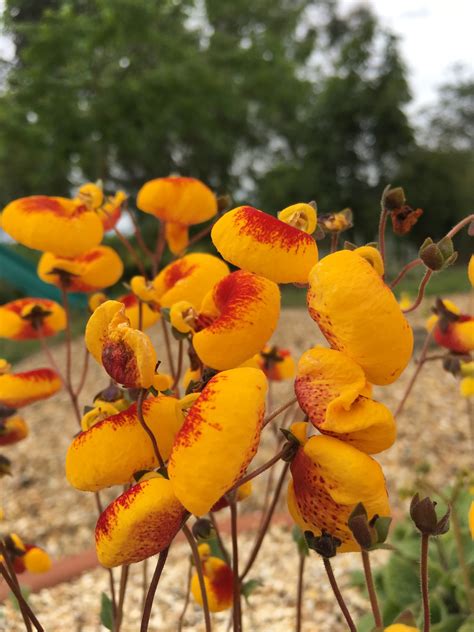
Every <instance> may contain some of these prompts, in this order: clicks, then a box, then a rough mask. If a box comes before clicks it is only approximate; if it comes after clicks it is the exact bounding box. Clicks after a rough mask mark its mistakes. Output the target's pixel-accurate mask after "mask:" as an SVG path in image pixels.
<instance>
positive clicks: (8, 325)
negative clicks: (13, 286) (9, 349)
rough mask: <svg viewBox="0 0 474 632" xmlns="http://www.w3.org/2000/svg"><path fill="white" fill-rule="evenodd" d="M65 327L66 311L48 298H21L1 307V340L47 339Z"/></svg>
mask: <svg viewBox="0 0 474 632" xmlns="http://www.w3.org/2000/svg"><path fill="white" fill-rule="evenodd" d="M65 327H66V313H65V311H64V309H63V308H62V307H61V305H59V303H56V302H55V301H50V300H48V299H46V298H19V299H17V300H16V301H11V302H10V303H5V304H4V305H1V306H0V338H9V339H11V340H32V339H35V338H47V337H49V336H54V335H55V334H57V333H58V332H59V331H62V330H63V329H65Z"/></svg>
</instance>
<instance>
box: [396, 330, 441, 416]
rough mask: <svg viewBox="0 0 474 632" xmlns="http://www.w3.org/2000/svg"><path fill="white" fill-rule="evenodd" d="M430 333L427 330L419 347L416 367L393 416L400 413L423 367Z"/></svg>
mask: <svg viewBox="0 0 474 632" xmlns="http://www.w3.org/2000/svg"><path fill="white" fill-rule="evenodd" d="M431 335H432V332H428V333H427V334H426V338H425V341H424V342H423V346H422V348H421V352H420V357H419V358H418V361H417V363H416V368H415V371H414V373H413V375H412V376H411V378H410V381H409V382H408V384H407V387H406V389H405V392H404V394H403V397H402V399H401V400H400V403H399V404H398V407H397V410H396V411H395V415H394V416H395V417H398V415H400V413H401V412H402V410H403V408H404V407H405V404H406V401H407V399H408V397H409V395H410V393H411V391H412V389H413V387H414V386H415V382H416V380H417V379H418V376H419V374H420V371H421V369H422V368H423V365H424V363H425V358H426V354H427V353H428V349H429V346H430V342H431Z"/></svg>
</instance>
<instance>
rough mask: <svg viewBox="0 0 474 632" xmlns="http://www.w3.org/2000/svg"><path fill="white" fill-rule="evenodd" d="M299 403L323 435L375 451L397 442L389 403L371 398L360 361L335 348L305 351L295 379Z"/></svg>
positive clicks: (315, 348)
mask: <svg viewBox="0 0 474 632" xmlns="http://www.w3.org/2000/svg"><path fill="white" fill-rule="evenodd" d="M295 392H296V396H297V398H298V403H299V405H300V406H301V408H302V410H303V411H304V412H305V413H306V414H307V415H308V417H309V420H310V421H311V423H312V424H313V425H314V426H315V427H316V428H318V430H319V431H320V432H322V433H323V434H328V435H332V436H334V437H337V438H338V439H341V440H343V441H347V442H348V443H350V444H351V445H353V446H354V447H356V448H359V450H363V451H364V452H368V453H369V454H374V453H377V452H381V451H382V450H386V449H387V448H389V447H390V446H391V445H392V444H393V442H394V441H395V436H396V428H395V420H394V418H393V415H392V413H391V412H390V411H389V410H388V408H387V407H386V406H384V405H383V404H381V403H380V402H376V401H374V400H373V399H371V398H370V394H369V393H368V388H367V379H366V377H365V375H364V372H363V371H362V369H361V368H360V366H359V365H358V364H356V363H355V362H354V361H353V360H351V359H350V358H348V357H347V356H346V355H344V354H343V353H341V352H340V351H336V350H335V349H325V348H323V347H314V348H313V349H310V350H309V351H306V352H305V353H303V355H302V356H301V358H300V361H299V363H298V375H297V377H296V381H295Z"/></svg>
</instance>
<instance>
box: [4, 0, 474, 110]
mask: <svg viewBox="0 0 474 632" xmlns="http://www.w3.org/2000/svg"><path fill="white" fill-rule="evenodd" d="M222 1H223V2H231V1H232V0H222ZM339 2H340V5H341V7H342V8H343V9H351V8H353V7H355V6H358V5H360V4H368V5H370V6H371V7H372V8H373V9H374V11H375V12H376V13H377V14H378V16H379V18H380V19H381V21H382V24H384V25H386V26H388V27H389V28H390V29H391V30H392V31H394V32H395V33H396V34H398V35H399V37H400V46H401V51H402V55H403V58H404V60H405V63H406V64H407V67H408V69H409V78H410V85H411V89H412V94H413V98H414V100H413V103H412V104H411V106H410V108H409V109H410V110H411V111H412V112H413V113H416V111H417V110H419V109H421V108H422V107H423V106H425V105H428V104H430V103H432V102H433V101H435V98H436V90H437V87H438V86H439V85H440V84H442V83H444V82H445V81H446V80H448V79H449V76H450V72H449V69H450V68H451V67H452V66H453V65H454V64H456V63H462V64H463V65H465V66H466V67H467V68H469V69H470V70H471V72H474V43H473V39H472V31H473V25H474V0H339ZM3 6H4V0H0V11H1V10H3ZM12 53H13V51H12V46H11V44H10V43H9V41H8V40H7V39H6V38H5V37H1V36H0V55H2V56H5V57H6V58H10V57H11V55H12Z"/></svg>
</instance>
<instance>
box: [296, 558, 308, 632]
mask: <svg viewBox="0 0 474 632" xmlns="http://www.w3.org/2000/svg"><path fill="white" fill-rule="evenodd" d="M299 558H300V563H299V566H298V588H297V593H296V628H295V631H296V632H301V626H302V625H303V591H304V567H305V563H306V555H300V556H299Z"/></svg>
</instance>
